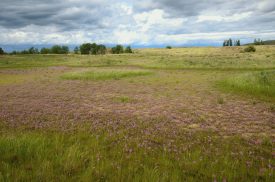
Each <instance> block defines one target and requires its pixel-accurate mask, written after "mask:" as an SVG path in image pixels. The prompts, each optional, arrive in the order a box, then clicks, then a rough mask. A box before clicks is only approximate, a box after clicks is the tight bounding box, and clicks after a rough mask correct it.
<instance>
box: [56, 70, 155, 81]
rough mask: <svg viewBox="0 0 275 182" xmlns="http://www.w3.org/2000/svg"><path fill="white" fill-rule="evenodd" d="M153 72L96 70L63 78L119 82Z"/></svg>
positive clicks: (66, 75) (63, 76)
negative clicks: (119, 80) (122, 79)
mask: <svg viewBox="0 0 275 182" xmlns="http://www.w3.org/2000/svg"><path fill="white" fill-rule="evenodd" d="M150 74H152V72H151V71H143V70H98V71H97V70H95V71H86V72H73V73H65V74H64V75H62V76H61V78H62V79H65V80H118V79H120V78H126V77H136V76H146V75H150Z"/></svg>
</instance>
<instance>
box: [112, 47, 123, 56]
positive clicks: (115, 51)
mask: <svg viewBox="0 0 275 182" xmlns="http://www.w3.org/2000/svg"><path fill="white" fill-rule="evenodd" d="M123 52H124V48H123V46H122V45H117V46H115V47H113V48H112V53H113V54H122V53H123Z"/></svg>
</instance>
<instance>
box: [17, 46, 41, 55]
mask: <svg viewBox="0 0 275 182" xmlns="http://www.w3.org/2000/svg"><path fill="white" fill-rule="evenodd" d="M21 53H22V54H24V53H26V54H39V51H38V49H37V48H34V47H31V48H29V50H28V51H22V52H21Z"/></svg>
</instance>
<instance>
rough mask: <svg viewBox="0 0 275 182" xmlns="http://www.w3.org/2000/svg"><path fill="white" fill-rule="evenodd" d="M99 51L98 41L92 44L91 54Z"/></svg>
mask: <svg viewBox="0 0 275 182" xmlns="http://www.w3.org/2000/svg"><path fill="white" fill-rule="evenodd" d="M97 53H98V46H97V44H96V43H92V44H91V50H90V54H93V55H96V54H97Z"/></svg>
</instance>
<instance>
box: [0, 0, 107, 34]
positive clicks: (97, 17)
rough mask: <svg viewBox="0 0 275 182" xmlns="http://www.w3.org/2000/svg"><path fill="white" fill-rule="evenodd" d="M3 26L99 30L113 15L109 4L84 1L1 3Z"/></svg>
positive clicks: (35, 0)
mask: <svg viewBox="0 0 275 182" xmlns="http://www.w3.org/2000/svg"><path fill="white" fill-rule="evenodd" d="M0 7H1V11H0V25H1V26H3V27H8V28H20V27H24V26H27V25H39V26H44V25H56V26H57V27H58V28H60V29H62V30H63V31H65V30H71V29H76V28H78V27H79V28H83V26H84V27H87V26H91V27H96V26H98V27H99V28H100V27H101V26H102V25H101V23H100V22H101V20H102V19H103V18H104V16H109V14H108V10H109V9H110V7H109V6H108V4H107V2H106V1H89V2H88V3H86V2H85V1H81V0H63V1H54V0H48V1H44V0H23V1H22V0H13V1H7V0H3V1H0Z"/></svg>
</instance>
